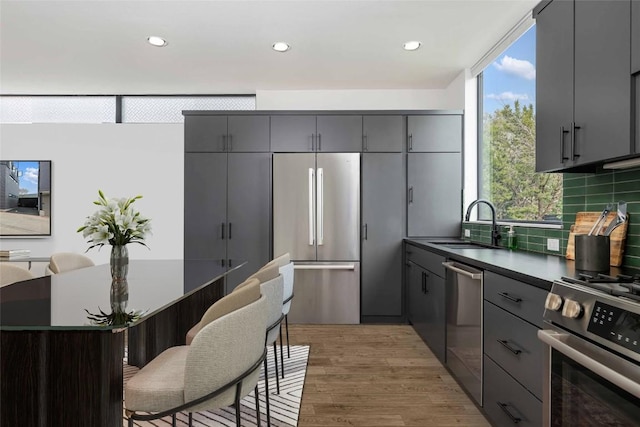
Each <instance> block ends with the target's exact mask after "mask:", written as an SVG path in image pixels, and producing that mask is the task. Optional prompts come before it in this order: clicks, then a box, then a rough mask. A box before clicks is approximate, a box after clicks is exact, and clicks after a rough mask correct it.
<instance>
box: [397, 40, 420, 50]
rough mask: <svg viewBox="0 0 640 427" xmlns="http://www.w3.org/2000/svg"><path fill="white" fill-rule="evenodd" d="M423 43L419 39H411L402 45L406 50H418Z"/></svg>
mask: <svg viewBox="0 0 640 427" xmlns="http://www.w3.org/2000/svg"><path fill="white" fill-rule="evenodd" d="M421 44H422V43H420V42H419V41H411V42H406V43H405V44H403V45H402V47H403V48H404V50H416V49H418V48H419V47H420V45H421Z"/></svg>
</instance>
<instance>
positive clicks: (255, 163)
mask: <svg viewBox="0 0 640 427" xmlns="http://www.w3.org/2000/svg"><path fill="white" fill-rule="evenodd" d="M184 185H185V192H184V206H185V208H184V235H185V237H184V239H185V240H184V257H185V259H211V260H215V261H216V262H219V263H220V264H221V265H224V266H232V267H233V266H234V265H235V264H236V263H239V262H243V261H247V264H246V265H245V266H244V267H242V268H241V269H239V270H238V271H237V272H234V273H232V274H230V275H229V276H228V278H227V288H226V292H231V291H232V290H233V288H234V287H235V286H236V285H238V284H239V283H241V282H242V281H243V280H244V279H245V278H246V277H247V276H249V275H250V274H252V273H253V272H255V271H257V270H258V269H259V268H260V267H262V266H263V265H264V264H266V263H267V262H268V261H269V259H270V252H271V243H270V241H271V236H270V232H271V231H270V230H271V154H270V153H229V154H227V153H185V180H184Z"/></svg>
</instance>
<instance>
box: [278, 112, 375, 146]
mask: <svg viewBox="0 0 640 427" xmlns="http://www.w3.org/2000/svg"><path fill="white" fill-rule="evenodd" d="M271 149H272V150H273V151H274V152H280V153H282V152H285V153H286V152H291V153H301V152H309V151H314V152H327V153H331V152H334V153H335V152H356V153H358V152H360V151H361V150H362V116H360V115H318V116H315V115H273V116H271Z"/></svg>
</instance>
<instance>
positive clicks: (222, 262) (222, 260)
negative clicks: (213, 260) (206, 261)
mask: <svg viewBox="0 0 640 427" xmlns="http://www.w3.org/2000/svg"><path fill="white" fill-rule="evenodd" d="M220 265H221V266H223V267H224V258H222V259H221V260H220Z"/></svg>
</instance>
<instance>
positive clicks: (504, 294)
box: [498, 292, 522, 302]
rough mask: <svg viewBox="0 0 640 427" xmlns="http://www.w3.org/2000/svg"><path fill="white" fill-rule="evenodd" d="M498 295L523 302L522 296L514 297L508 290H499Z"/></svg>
mask: <svg viewBox="0 0 640 427" xmlns="http://www.w3.org/2000/svg"><path fill="white" fill-rule="evenodd" d="M498 295H500V296H501V297H503V298H506V299H508V300H510V301H513V302H522V298H518V297H512V296H511V295H509V294H508V293H506V292H498Z"/></svg>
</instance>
